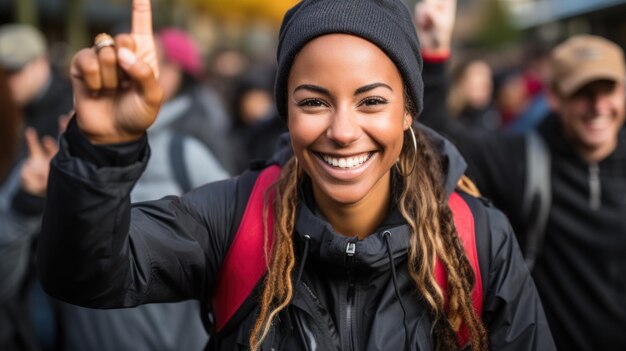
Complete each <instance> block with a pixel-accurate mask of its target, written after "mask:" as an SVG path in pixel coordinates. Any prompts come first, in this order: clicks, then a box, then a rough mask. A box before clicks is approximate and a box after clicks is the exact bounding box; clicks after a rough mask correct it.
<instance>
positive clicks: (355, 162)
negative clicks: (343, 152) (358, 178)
mask: <svg viewBox="0 0 626 351" xmlns="http://www.w3.org/2000/svg"><path fill="white" fill-rule="evenodd" d="M321 156H322V159H323V160H324V162H326V163H328V164H329V165H331V166H334V167H339V168H355V167H358V166H360V165H362V164H363V163H365V161H367V160H368V159H369V155H362V156H358V157H343V158H335V157H330V156H327V155H321Z"/></svg>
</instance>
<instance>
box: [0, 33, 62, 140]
mask: <svg viewBox="0 0 626 351" xmlns="http://www.w3.org/2000/svg"><path fill="white" fill-rule="evenodd" d="M0 67H2V68H3V69H5V70H6V71H7V72H9V85H10V89H11V92H12V94H13V99H14V100H15V101H16V102H17V103H18V105H19V106H20V107H21V108H22V112H23V115H24V119H25V123H26V125H27V126H30V127H34V128H35V130H36V131H37V133H38V134H39V135H40V136H43V135H49V136H52V137H54V138H56V136H57V134H58V119H59V116H61V115H64V114H67V113H68V112H69V111H70V109H71V108H72V93H71V88H70V85H69V81H67V80H66V79H64V78H62V77H61V76H60V75H58V74H57V73H55V72H53V70H52V68H51V66H50V61H49V59H48V56H47V53H46V41H45V39H44V37H43V35H42V34H41V32H39V31H38V30H37V29H36V28H34V27H32V26H30V25H26V24H7V25H3V26H0Z"/></svg>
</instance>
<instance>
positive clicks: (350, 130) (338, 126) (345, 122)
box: [326, 108, 361, 146]
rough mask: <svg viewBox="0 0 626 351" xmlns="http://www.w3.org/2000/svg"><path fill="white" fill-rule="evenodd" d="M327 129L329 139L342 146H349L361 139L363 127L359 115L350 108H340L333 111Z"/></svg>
mask: <svg viewBox="0 0 626 351" xmlns="http://www.w3.org/2000/svg"><path fill="white" fill-rule="evenodd" d="M331 118H332V121H331V123H330V126H329V127H328V129H327V131H326V135H327V136H328V138H329V139H331V140H332V141H334V142H335V143H336V144H338V145H341V146H347V145H350V144H352V143H353V142H354V141H356V140H357V139H359V137H360V136H361V128H360V126H359V124H358V120H357V116H356V115H355V113H354V112H353V111H351V110H350V109H349V108H339V109H337V110H336V111H335V113H333V115H332V117H331Z"/></svg>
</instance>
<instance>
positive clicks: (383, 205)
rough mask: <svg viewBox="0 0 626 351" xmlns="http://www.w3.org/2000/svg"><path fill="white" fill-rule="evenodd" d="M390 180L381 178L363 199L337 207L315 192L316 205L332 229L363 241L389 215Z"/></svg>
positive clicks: (338, 204) (331, 201) (385, 177)
mask: <svg viewBox="0 0 626 351" xmlns="http://www.w3.org/2000/svg"><path fill="white" fill-rule="evenodd" d="M390 189H391V178H390V175H389V173H388V174H387V175H386V176H384V177H383V178H381V179H380V180H379V181H378V183H376V184H375V185H374V188H373V189H372V190H371V191H369V192H368V193H367V195H365V197H364V198H363V199H361V200H359V201H358V202H356V203H351V204H344V203H338V202H335V201H333V200H331V199H330V198H328V197H327V196H323V195H321V194H320V193H319V192H318V191H316V190H315V189H314V190H313V192H314V195H315V201H316V202H317V204H318V207H319V209H320V211H321V212H322V214H323V215H324V217H325V218H326V220H328V222H329V223H330V224H331V225H332V226H333V229H334V230H335V231H336V232H337V233H339V234H342V235H345V236H348V237H354V236H356V237H358V238H359V239H363V238H365V237H367V236H368V235H370V234H372V233H373V232H374V231H375V230H376V228H378V226H379V225H380V224H381V223H382V222H383V220H384V219H385V217H386V216H387V213H388V212H389V202H390V199H391V190H390Z"/></svg>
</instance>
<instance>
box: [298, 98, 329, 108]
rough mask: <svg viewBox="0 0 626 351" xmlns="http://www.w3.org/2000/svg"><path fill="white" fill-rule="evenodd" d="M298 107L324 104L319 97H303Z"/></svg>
mask: <svg viewBox="0 0 626 351" xmlns="http://www.w3.org/2000/svg"><path fill="white" fill-rule="evenodd" d="M298 106H300V107H323V106H326V105H325V104H324V102H323V101H322V100H319V99H305V100H302V101H300V102H299V103H298Z"/></svg>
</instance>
